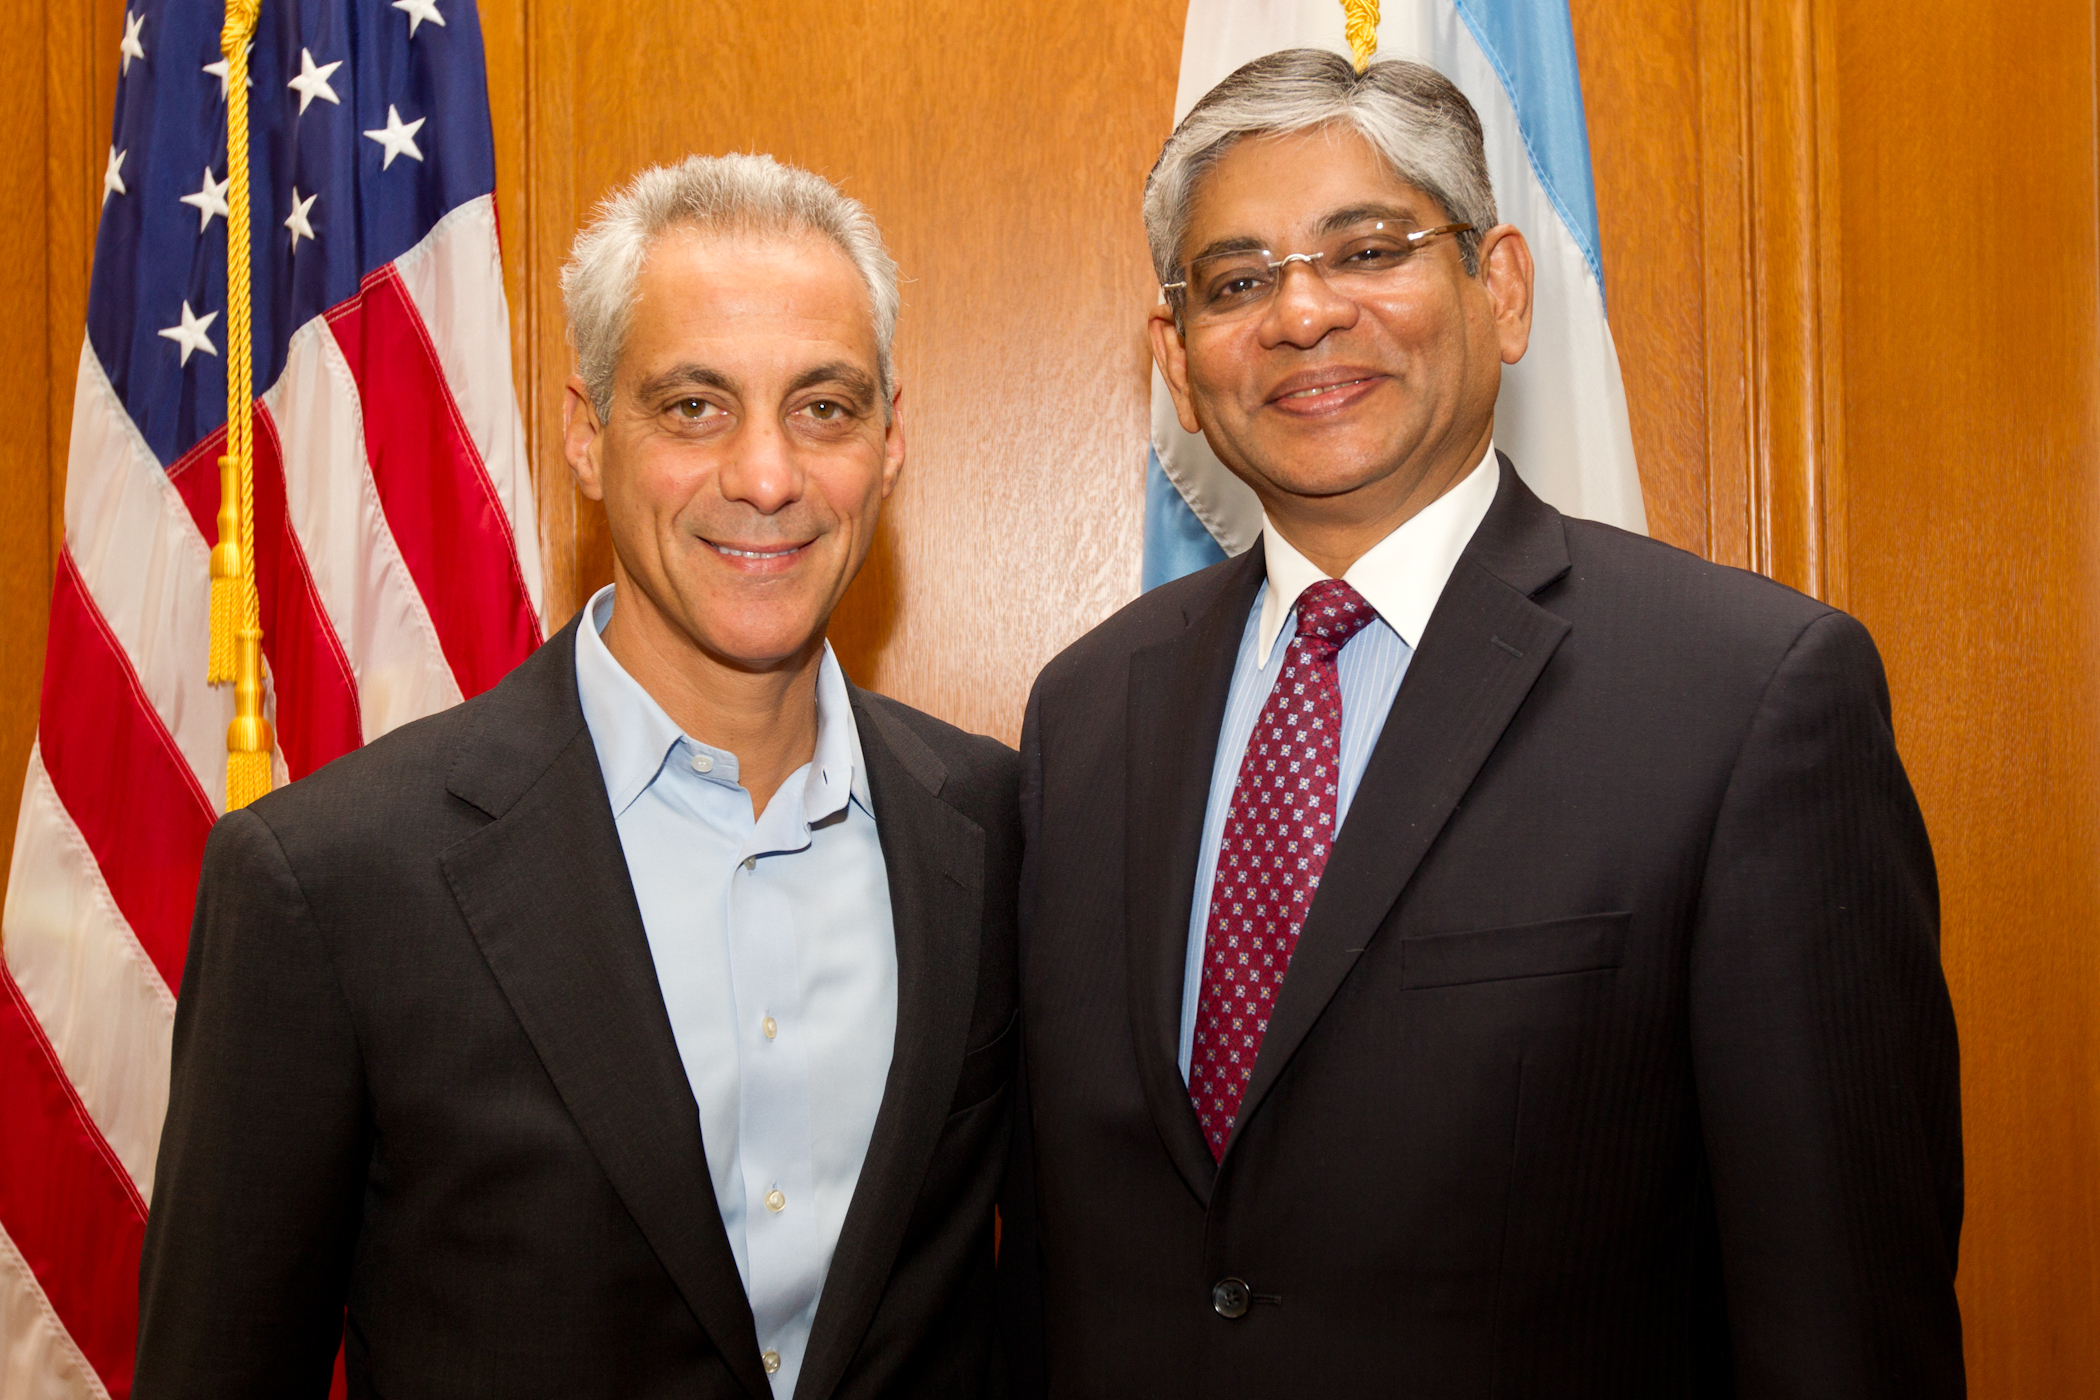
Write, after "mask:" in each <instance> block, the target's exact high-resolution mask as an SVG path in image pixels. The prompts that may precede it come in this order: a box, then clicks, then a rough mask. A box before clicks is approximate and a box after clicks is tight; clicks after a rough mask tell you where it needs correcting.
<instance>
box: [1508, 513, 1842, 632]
mask: <svg viewBox="0 0 2100 1400" xmlns="http://www.w3.org/2000/svg"><path fill="white" fill-rule="evenodd" d="M1563 519H1564V521H1565V523H1566V526H1567V541H1568V560H1569V569H1568V572H1567V574H1566V575H1565V576H1563V577H1562V578H1561V579H1560V580H1558V581H1557V582H1555V583H1554V584H1552V585H1549V586H1548V587H1547V588H1546V589H1544V590H1542V591H1541V592H1540V593H1539V594H1538V595H1537V601H1538V602H1539V603H1540V604H1541V605H1542V606H1545V607H1547V608H1549V609H1552V608H1555V607H1556V605H1566V604H1569V603H1571V602H1574V601H1576V600H1578V599H1579V600H1580V601H1581V603H1582V604H1583V605H1585V606H1588V607H1595V608H1598V609H1602V610H1608V611H1611V612H1614V613H1618V614H1621V615H1623V616H1624V617H1625V618H1626V620H1628V621H1635V620H1639V621H1641V622H1643V623H1646V624H1650V625H1674V626H1678V627H1682V628H1686V629H1690V630H1694V631H1696V632H1698V633H1700V634H1702V635H1704V636H1706V637H1708V638H1714V639H1719V638H1725V637H1734V638H1739V639H1742V640H1749V639H1751V638H1753V637H1762V638H1767V639H1770V640H1772V641H1785V640H1790V639H1791V638H1793V637H1796V636H1798V635H1799V634H1800V633H1801V632H1802V631H1803V630H1805V629H1806V628H1807V627H1808V626H1809V625H1810V624H1811V623H1813V622H1815V621H1816V620H1818V619H1819V618H1823V617H1827V616H1830V615H1832V614H1835V613H1837V611H1838V610H1837V609H1835V608H1833V607H1831V606H1830V605H1829V604H1828V603H1824V602H1821V601H1819V600H1818V599H1815V598H1811V597H1809V596H1808V595H1806V594H1804V593H1801V592H1798V591H1797V590H1795V589H1792V588H1789V587H1787V586H1786V585H1785V584H1783V583H1778V582H1776V581H1774V580H1772V579H1769V578H1767V577H1765V576H1764V575H1763V574H1758V573H1753V572H1751V571H1750V570H1748V569H1739V568H1734V567H1732V566H1730V565H1726V564H1715V563H1712V562H1710V561H1708V560H1705V559H1702V558H1700V557H1699V556H1698V555H1696V554H1693V553H1691V552H1689V551H1688V550H1683V549H1679V548H1678V547H1677V546H1675V545H1671V544H1666V543H1664V542H1663V541H1661V540H1656V539H1650V538H1649V537H1648V536H1646V535H1636V534H1633V533H1632V532H1630V531H1627V530H1621V529H1618V528H1617V527H1615V526H1611V525H1604V524H1600V523H1599V522H1597V521H1594V520H1581V519H1577V518H1575V517H1573V516H1566V517H1563Z"/></svg>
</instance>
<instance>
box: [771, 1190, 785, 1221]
mask: <svg viewBox="0 0 2100 1400" xmlns="http://www.w3.org/2000/svg"><path fill="white" fill-rule="evenodd" d="M787 1204H788V1198H787V1197H785V1196H783V1195H781V1194H780V1189H779V1188H778V1187H775V1188H774V1189H773V1190H771V1191H768V1192H766V1209H767V1210H770V1211H772V1212H773V1214H775V1215H778V1214H780V1212H782V1211H784V1210H786V1209H787Z"/></svg>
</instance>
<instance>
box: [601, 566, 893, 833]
mask: <svg viewBox="0 0 2100 1400" xmlns="http://www.w3.org/2000/svg"><path fill="white" fill-rule="evenodd" d="M612 612H613V585H612V584H609V583H608V584H607V585H605V587H603V588H601V589H599V590H598V591H597V592H596V593H594V594H592V595H591V600H590V602H588V603H586V604H584V623H585V625H584V626H582V627H579V628H577V629H576V693H577V698H578V699H579V700H580V701H581V702H582V704H583V719H584V723H585V724H586V725H587V726H589V728H590V731H591V742H592V743H593V744H594V745H595V746H596V747H597V750H598V766H599V768H600V769H601V770H603V772H604V774H605V790H606V796H607V797H608V798H610V799H611V801H612V810H613V815H614V816H615V817H618V816H619V815H620V814H621V813H622V812H624V811H626V810H627V809H628V808H629V807H630V806H632V805H633V804H634V800H635V799H636V798H638V797H640V796H641V795H642V793H643V792H644V791H646V790H647V788H648V786H649V784H651V783H653V782H655V781H656V775H657V774H658V773H659V772H661V771H662V769H663V766H664V763H665V762H666V761H667V760H668V759H669V758H670V757H671V754H672V753H673V752H674V751H675V750H676V749H677V748H678V747H679V745H680V744H681V743H682V744H684V745H686V746H687V747H688V748H690V749H691V750H692V752H693V753H694V754H695V755H700V754H704V755H707V756H708V758H709V759H710V760H711V761H712V763H713V767H712V769H711V771H710V772H709V774H708V776H710V777H712V778H714V779H715V780H716V781H719V782H725V783H728V784H729V785H731V786H735V785H736V783H737V768H736V755H735V754H732V753H730V752H729V751H728V750H726V749H718V748H715V747H713V746H712V745H709V744H705V743H702V742H701V741H699V740H697V739H693V738H691V737H689V736H688V735H687V734H686V733H685V732H684V731H683V730H681V729H680V728H679V727H678V724H677V721H675V720H673V719H672V718H671V717H670V715H668V714H666V713H665V712H664V707H663V706H661V705H659V704H657V703H656V698H655V697H654V696H652V695H650V694H649V692H648V691H646V690H644V689H643V688H642V684H641V682H640V681H637V680H636V679H635V678H634V677H633V676H631V675H629V674H628V673H627V668H626V667H624V666H622V665H621V664H620V663H619V662H618V661H617V660H615V659H614V657H613V654H612V652H610V651H608V650H607V649H606V646H605V639H604V638H603V637H601V636H599V633H601V632H603V631H604V630H605V625H606V624H607V623H608V622H610V621H612ZM696 771H697V770H696ZM807 772H808V776H807V778H806V779H805V780H804V782H803V787H802V820H803V822H804V824H813V823H816V822H819V821H822V820H823V819H824V818H826V817H828V816H831V815H832V814H833V813H835V812H838V811H840V810H842V809H843V808H844V807H845V805H846V803H847V801H848V800H857V801H858V802H859V803H860V805H861V808H862V810H864V811H866V812H868V813H869V814H871V815H872V814H873V812H874V810H875V807H874V803H873V802H872V801H871V800H870V798H869V795H868V787H867V779H866V772H867V764H866V763H865V762H864V761H863V759H862V756H861V748H860V730H859V727H858V726H857V725H856V724H855V723H854V720H853V703H852V700H851V698H850V697H849V696H848V694H847V691H846V673H845V672H844V671H843V670H841V669H840V667H839V663H838V658H837V657H835V656H833V655H832V652H831V643H830V642H826V643H824V659H823V661H822V662H821V663H820V664H819V665H818V667H817V747H816V754H815V756H814V758H813V759H812V761H811V763H810V765H809V768H808V770H807ZM753 815H758V814H756V813H754V814H753Z"/></svg>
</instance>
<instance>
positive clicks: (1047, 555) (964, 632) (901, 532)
mask: <svg viewBox="0 0 2100 1400" xmlns="http://www.w3.org/2000/svg"><path fill="white" fill-rule="evenodd" d="M491 13H492V15H494V14H495V13H497V12H496V11H493V10H492V11H491ZM491 27H492V29H493V28H494V27H495V25H494V23H493V22H492V25H491ZM527 33H528V48H529V53H528V55H527V58H526V61H525V65H524V67H525V71H526V73H527V75H528V77H527V81H526V83H525V84H524V86H525V89H526V90H525V91H523V92H519V93H517V95H516V96H515V97H512V98H510V99H509V100H514V101H517V102H519V103H520V112H521V115H522V116H523V118H524V121H523V125H524V126H525V128H526V129H527V131H528V136H527V144H528V147H529V154H528V157H527V159H528V162H529V168H530V172H531V173H530V184H529V188H528V191H527V202H528V203H529V204H530V205H531V208H530V209H529V210H528V211H527V212H526V214H525V216H524V217H525V221H526V223H527V226H528V229H529V232H528V235H527V237H528V239H529V240H531V247H530V250H529V253H528V262H529V268H528V269H527V270H526V272H525V274H524V275H525V278H526V281H527V285H526V288H525V295H526V297H527V298H528V300H529V303H530V304H529V306H528V313H529V317H530V329H529V331H528V337H529V339H530V342H531V351H530V353H531V356H532V358H531V369H530V375H531V382H530V386H529V389H528V397H529V400H530V402H529V405H528V410H529V412H530V414H531V416H532V424H533V429H534V438H535V442H536V444H537V446H536V453H537V466H538V479H539V481H540V483H541V497H542V504H541V512H542V522H543V525H544V526H545V527H546V529H547V531H548V536H549V544H550V549H549V556H550V557H549V563H550V577H551V579H552V587H550V606H549V612H550V616H554V617H565V616H566V615H567V614H568V612H569V611H570V610H572V609H573V608H574V607H575V606H576V605H577V603H579V602H580V601H581V599H582V597H583V596H584V595H585V594H586V593H587V592H588V591H589V590H590V589H591V588H594V587H596V586H597V585H598V584H599V583H600V582H602V581H604V580H605V579H606V578H608V577H609V576H610V570H611V559H610V552H609V547H608V545H607V543H606V540H605V535H604V526H603V517H602V515H601V514H600V513H599V512H598V511H597V509H596V508H595V507H592V506H590V505H589V504H588V503H586V502H583V501H581V500H580V499H578V498H577V497H576V496H575V495H574V493H573V491H572V490H571V489H570V487H569V485H568V481H567V470H566V468H565V467H564V466H563V465H562V464H561V462H560V460H559V454H558V451H557V450H556V444H557V443H558V431H557V430H558V418H559V412H560V405H561V392H560V388H561V382H562V379H563V377H564V376H565V375H566V373H567V366H568V356H567V351H566V347H565V345H564V343H563V342H562V340H561V338H560V336H561V321H560V315H559V302H558V299H557V291H556V281H555V279H556V276H557V270H558V263H559V259H560V257H561V254H562V251H563V249H564V247H565V245H566V242H567V239H568V237H569V235H570V234H571V232H572V231H573V229H574V228H575V226H576V223H577V222H578V221H579V219H580V217H581V216H583V215H584V214H585V213H586V212H587V211H588V209H589V207H590V205H591V203H592V202H593V201H595V200H596V199H598V198H599V197H601V196H602V195H603V194H605V193H606V192H607V191H608V190H609V189H611V188H612V187H613V186H615V185H616V184H617V183H619V182H620V181H622V180H623V179H625V178H626V177H627V176H629V175H631V174H632V173H633V172H634V171H635V170H636V169H637V168H638V167H640V166H642V165H645V164H649V163H652V162H659V161H669V160H675V159H677V158H679V157H681V156H683V155H685V154H687V153H689V152H694V151H699V152H723V151H737V150H753V151H768V152H771V153H773V154H774V155H777V156H779V157H780V158H781V159H783V160H788V161H792V162H795V163H797V164H800V165H804V166H807V167H809V168H811V169H813V170H817V171H819V172H821V173H823V174H826V175H828V176H830V177H832V178H833V179H835V180H837V181H838V183H839V184H841V185H842V186H843V187H844V188H845V189H846V190H847V192H848V193H850V194H852V195H854V196H855V197H856V198H858V199H860V200H862V201H863V202H864V203H866V204H867V205H868V207H869V208H870V209H871V210H872V211H873V212H874V214H875V216H876V218H877V219H878V220H879V221H880V222H881V224H882V226H883V229H884V231H885V234H886V236H887V237H888V239H889V242H890V246H891V251H892V252H893V253H894V254H895V256H896V258H897V260H898V262H899V263H900V264H901V266H902V268H903V275H904V278H905V282H904V308H903V313H902V318H901V321H900V327H899V333H898V342H897V362H898V367H899V374H900V379H901V382H902V383H903V386H904V415H905V425H906V432H907V440H908V443H909V449H910V455H909V458H908V460H907V463H906V467H905V475H904V479H903V482H902V484H901V485H900V487H899V489H898V492H897V495H896V496H895V497H894V498H893V500H892V502H891V504H890V506H889V508H888V511H887V513H886V518H885V521H884V526H883V529H882V532H881V535H880V537H879V539H878V541H877V544H876V547H875V551H874V553H873V555H872V556H871V557H870V559H869V562H868V564H867V567H866V569H865V570H864V571H863V574H862V576H861V578H860V580H859V581H858V582H857V583H856V584H855V586H854V588H853V590H852V592H851V593H850V594H849V596H848V598H847V600H846V603H845V605H844V606H843V607H842V609H841V610H840V614H839V616H838V617H837V618H835V619H834V622H833V629H832V635H833V639H834V641H835V643H836V644H837V646H838V648H839V651H840V654H841V656H842V658H843V659H844V660H845V663H846V666H847V669H848V671H849V672H850V673H851V674H853V676H854V677H855V679H856V680H859V681H860V682H862V683H863V684H867V685H873V686H876V687H878V688H881V689H883V690H885V691H888V692H889V693H891V694H894V695H897V696H898V697H900V698H902V699H905V700H908V701H910V702H912V703H914V704H917V705H921V706H924V707H925V708H928V709H931V710H933V711H935V712H936V713H939V714H942V715H944V716H946V717H948V718H949V719H952V720H954V721H955V722H957V723H959V724H963V725H965V726H968V727H971V728H975V729H979V730H983V731H987V732H990V733H995V734H1000V735H1003V736H1005V737H1007V738H1009V739H1011V738H1013V737H1015V736H1016V735H1017V734H1018V733H1019V729H1020V720H1021V709H1022V705H1023V702H1024V701H1025V699H1026V696H1027V688H1028V685H1029V682H1030V681H1031V680H1032V678H1033V676H1034V673H1035V671H1036V669H1037V667H1039V666H1040V665H1041V663H1042V662H1043V661H1044V660H1046V659H1048V657H1049V656H1050V655H1051V654H1052V653H1053V652H1054V651H1056V650H1057V648H1059V647H1061V646H1063V645H1064V644H1065V643H1066V642H1068V641H1070V640H1071V639H1072V638H1073V637H1075V636H1077V635H1078V634H1079V633H1080V632H1081V631H1083V630H1085V629H1086V628H1087V627H1088V626H1090V625H1092V624H1093V623H1094V622H1096V621H1098V620H1100V619H1101V618H1102V617H1104V616H1106V615H1107V613H1108V612H1110V611H1111V610H1113V609H1114V608H1115V607H1117V606H1119V605H1120V604H1122V603H1123V602H1125V601H1127V600H1128V599H1129V598H1130V597H1132V596H1133V595H1134V594H1135V593H1136V590H1137V571H1138V562H1139V535H1140V511H1141V506H1142V498H1143V473H1142V464H1143V451H1144V448H1143V444H1144V440H1145V423H1146V400H1145V396H1146V392H1147V390H1146V380H1145V373H1144V370H1145V365H1146V364H1147V360H1146V358H1145V356H1146V352H1145V348H1144V344H1143V339H1142V327H1143V323H1144V315H1145V311H1146V309H1147V307H1148V306H1149V303H1150V299H1151V290H1152V284H1151V274H1150V272H1149V270H1148V266H1147V262H1146V258H1145V252H1144V244H1143V237H1142V232H1141V229H1140V226H1139V221H1138V201H1139V194H1140V190H1141V186H1142V183H1143V179H1144V174H1145V171H1146V170H1147V169H1148V168H1149V167H1150V164H1151V161H1152V157H1153V155H1154V154H1155V153H1156V152H1157V150H1158V146H1159V143H1160V142H1161V141H1162V140H1163V139H1164V138H1165V136H1166V134H1167V126H1168V122H1169V119H1170V117H1171V113H1172V107H1173V97H1174V77H1175V69H1176V64H1177V61H1178V55H1179V51H1180V41H1181V6H1180V5H1179V4H1163V5H1154V6H1126V5H1115V4H1108V3H1097V4H1087V5H1064V4H1048V3H1043V4H1021V5H1006V6H990V5H983V4H976V3H960V2H959V0H951V2H950V3H939V4H929V3H924V0H886V2H882V3H868V4H851V3H842V2H840V0H832V3H815V4H806V5H796V6H765V5H733V6H720V7H715V8H714V9H712V10H710V11H708V12H707V13H706V14H705V16H704V18H703V17H702V15H700V14H698V13H696V12H695V11H694V10H693V8H692V7H691V6H690V5H688V4H684V3H679V2H678V0H633V3H630V4H629V5H627V6H625V7H624V9H623V17H622V23H621V24H619V25H606V24H601V23H598V22H596V15H595V13H593V14H591V15H590V16H589V18H588V20H586V17H585V12H583V11H582V10H580V9H577V8H572V7H571V6H570V5H569V4H568V3H567V0H553V3H549V4H545V5H540V4H534V5H533V6H532V7H531V17H530V19H529V21H528V23H527ZM636 34H650V35H654V36H657V41H652V42H649V43H645V44H637V43H635V42H633V36H634V35H636ZM497 100H499V101H501V100H505V98H504V96H503V95H502V94H499V96H498V99H497ZM503 124H504V123H503V122H502V121H501V120H499V122H498V125H499V128H500V127H501V126H502V125H503ZM506 207H508V206H506Z"/></svg>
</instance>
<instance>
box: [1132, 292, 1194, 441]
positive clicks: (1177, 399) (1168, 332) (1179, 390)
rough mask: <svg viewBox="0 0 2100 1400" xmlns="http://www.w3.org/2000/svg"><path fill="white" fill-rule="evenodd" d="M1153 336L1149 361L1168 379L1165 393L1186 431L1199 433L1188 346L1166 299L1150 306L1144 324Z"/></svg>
mask: <svg viewBox="0 0 2100 1400" xmlns="http://www.w3.org/2000/svg"><path fill="white" fill-rule="evenodd" d="M1145 330H1146V333H1147V334H1148V335H1149V336H1150V337H1151V340H1152V363H1154V364H1156V365H1158V366H1159V376H1160V378H1162V379H1164V380H1166V381H1167V393H1168V394H1170V395H1172V396H1173V399H1174V416H1175V417H1176V418H1177V419H1179V420H1180V421H1181V430H1182V431H1183V432H1185V433H1200V432H1202V431H1203V425H1202V424H1201V423H1199V422H1197V421H1196V400H1195V399H1194V398H1193V397H1192V396H1191V395H1190V394H1189V348H1188V342H1187V340H1186V339H1185V338H1184V337H1183V336H1182V334H1181V328H1180V327H1179V326H1177V325H1176V324H1175V323H1174V309H1173V308H1172V307H1171V306H1168V305H1167V304H1166V303H1165V302H1161V303H1160V304H1159V305H1158V306H1155V307H1153V308H1152V318H1151V320H1149V321H1148V322H1146V325H1145Z"/></svg>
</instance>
